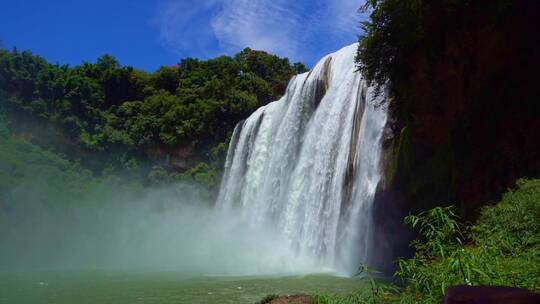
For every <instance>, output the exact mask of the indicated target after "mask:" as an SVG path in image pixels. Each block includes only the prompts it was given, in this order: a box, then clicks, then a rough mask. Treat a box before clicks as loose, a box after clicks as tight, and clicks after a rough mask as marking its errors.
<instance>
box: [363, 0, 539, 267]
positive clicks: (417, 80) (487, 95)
mask: <svg viewBox="0 0 540 304" xmlns="http://www.w3.org/2000/svg"><path fill="white" fill-rule="evenodd" d="M443 8H444V5H443V4H441V5H440V9H437V7H436V9H434V10H433V11H430V12H429V16H430V17H429V18H428V20H427V24H426V25H424V28H426V29H427V32H426V33H425V36H426V37H428V38H426V39H431V40H430V41H431V46H432V47H431V48H427V47H418V48H416V50H415V51H414V52H412V53H411V54H410V55H409V56H408V57H407V58H405V60H404V62H406V64H405V67H404V69H405V71H404V72H403V75H402V76H401V77H402V78H401V79H400V81H401V83H400V85H401V86H403V87H406V88H407V90H406V92H408V94H409V95H406V94H404V96H397V97H395V101H394V102H391V104H392V106H391V111H390V112H391V117H390V118H389V119H388V122H387V126H386V128H385V132H384V139H383V148H384V151H383V156H382V158H383V159H384V161H383V162H382V163H383V164H384V165H383V168H382V171H383V172H384V175H385V176H384V177H383V181H384V182H383V183H381V184H380V185H379V191H378V192H377V194H376V198H375V202H374V217H375V225H374V227H375V229H376V230H377V231H376V235H379V236H380V242H379V243H378V246H379V248H375V249H374V250H376V251H377V252H384V253H386V254H389V255H390V256H389V257H386V258H383V259H388V258H389V259H392V257H393V256H396V255H399V254H403V253H404V251H406V246H404V244H403V243H404V242H406V241H405V240H404V238H403V236H404V235H403V233H405V234H406V232H403V231H406V230H405V229H404V227H403V225H401V220H400V219H401V217H402V216H404V215H406V214H408V213H409V212H418V211H420V210H425V209H428V208H431V207H433V206H435V205H444V204H447V205H449V204H455V205H456V206H457V207H458V209H459V211H460V212H461V214H462V215H463V216H465V217H466V218H471V216H472V215H473V214H474V212H472V210H474V209H476V208H477V207H478V206H479V205H480V204H481V203H484V202H487V201H490V200H494V199H497V198H498V196H499V195H500V193H501V192H502V191H504V190H505V189H507V188H508V187H510V186H512V185H513V183H514V181H515V180H516V179H517V178H520V177H524V176H529V177H535V176H538V174H539V173H540V135H539V130H540V86H539V85H538V83H539V77H538V67H540V56H538V54H540V35H538V30H539V28H540V9H539V8H540V4H539V3H538V2H536V1H510V2H509V6H508V7H506V8H505V9H504V10H501V8H500V7H498V6H497V5H495V2H493V1H471V2H470V3H469V4H468V8H467V10H463V11H459V12H458V13H455V12H451V11H448V10H444V9H443ZM407 100H408V101H407ZM405 104H407V105H406V106H405ZM397 231H400V232H401V233H400V235H399V237H396V232H397ZM405 253H406V252H405Z"/></svg>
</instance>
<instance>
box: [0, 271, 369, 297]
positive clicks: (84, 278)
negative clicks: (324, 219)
mask: <svg viewBox="0 0 540 304" xmlns="http://www.w3.org/2000/svg"><path fill="white" fill-rule="evenodd" d="M360 285H361V281H360V280H359V279H350V278H341V277H336V276H331V275H304V276H271V277H270V276H266V277H219V276H205V277H201V276H199V277H188V276H186V275H184V274H181V273H174V272H162V273H133V272H130V273H127V272H85V273H80V272H77V273H75V272H71V273H17V274H0V303H10V304H19V303H23V304H24V303H32V304H34V303H35V304H40V303H47V304H86V303H88V304H89V303H92V304H94V303H96V304H113V303H114V304H124V303H125V304H143V303H144V304H147V303H156V304H157V303H160V304H161V303H190V304H191V303H193V304H197V303H208V304H212V303H255V302H257V301H259V300H260V299H261V298H263V297H264V296H265V295H268V294H280V295H287V294H313V293H336V294H345V293H350V292H352V291H354V290H357V289H358V288H359V286H360Z"/></svg>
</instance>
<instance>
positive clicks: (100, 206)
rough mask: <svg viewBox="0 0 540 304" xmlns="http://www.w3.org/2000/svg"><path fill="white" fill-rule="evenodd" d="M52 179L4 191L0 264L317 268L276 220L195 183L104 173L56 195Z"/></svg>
mask: <svg viewBox="0 0 540 304" xmlns="http://www.w3.org/2000/svg"><path fill="white" fill-rule="evenodd" d="M49 182H50V179H48V178H47V177H46V176H39V177H32V178H28V179H27V180H25V181H24V182H23V183H20V184H19V185H18V186H17V187H15V188H14V189H12V190H10V191H9V192H8V193H2V194H1V199H2V201H3V202H4V203H3V204H0V206H2V208H3V209H2V210H0V229H1V230H0V248H1V250H0V271H57V270H58V271H80V270H135V271H180V272H184V273H187V274H193V275H197V274H203V275H261V274H285V273H307V272H314V271H317V269H316V267H315V265H316V264H315V263H314V262H313V261H311V259H309V258H307V257H300V256H297V255H296V254H295V253H294V252H293V251H292V250H291V249H290V248H289V245H288V243H287V242H286V241H285V240H282V239H280V237H279V236H278V234H277V233H275V229H274V227H265V226H256V227H254V226H253V225H251V226H248V225H247V224H246V223H245V221H244V220H243V219H241V218H240V217H239V216H236V215H237V214H240V213H239V212H236V211H235V210H231V212H230V213H227V214H223V213H220V212H218V211H217V210H216V209H214V206H213V205H214V204H213V202H212V201H211V200H210V199H208V195H205V189H202V188H201V187H199V186H197V185H195V184H189V183H176V184H172V185H169V186H161V187H119V186H118V185H117V184H116V183H115V182H114V181H110V180H104V181H103V182H100V183H95V184H93V185H90V186H89V188H88V189H85V190H84V191H83V190H81V196H80V199H72V198H70V199H66V198H65V197H63V194H62V193H55V194H52V195H51V194H50V192H51V191H50V190H51V189H50V188H51V185H50V184H48V183H49ZM69 186H70V185H65V187H69ZM72 190H73V189H72Z"/></svg>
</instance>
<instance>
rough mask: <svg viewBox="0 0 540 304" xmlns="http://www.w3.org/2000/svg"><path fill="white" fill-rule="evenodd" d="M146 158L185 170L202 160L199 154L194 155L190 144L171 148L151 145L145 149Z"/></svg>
mask: <svg viewBox="0 0 540 304" xmlns="http://www.w3.org/2000/svg"><path fill="white" fill-rule="evenodd" d="M145 153H146V155H148V158H149V159H150V160H152V161H153V162H156V163H161V164H163V165H164V166H166V167H169V168H172V169H174V170H176V171H186V170H189V169H191V168H193V167H195V166H196V165H197V164H199V163H201V162H203V161H204V159H203V158H202V157H201V156H200V155H199V156H198V155H195V153H194V151H193V148H192V147H191V146H176V147H172V148H168V147H161V146H152V147H149V148H147V149H146V150H145Z"/></svg>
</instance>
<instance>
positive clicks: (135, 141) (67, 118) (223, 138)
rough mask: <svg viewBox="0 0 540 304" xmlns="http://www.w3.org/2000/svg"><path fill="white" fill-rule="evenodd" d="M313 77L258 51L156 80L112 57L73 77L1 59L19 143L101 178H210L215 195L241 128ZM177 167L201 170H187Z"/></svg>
mask: <svg viewBox="0 0 540 304" xmlns="http://www.w3.org/2000/svg"><path fill="white" fill-rule="evenodd" d="M305 70H306V68H305V67H304V66H303V65H302V64H300V63H295V64H291V63H290V62H289V60H288V59H287V58H279V57H277V56H274V55H270V54H267V53H265V52H262V51H254V50H251V49H245V50H243V51H242V52H240V53H238V54H236V55H235V56H234V57H227V56H223V57H219V58H215V59H210V60H206V61H202V60H198V59H193V58H186V59H183V60H181V61H180V63H179V64H178V65H175V66H169V67H161V68H160V69H158V70H157V71H156V72H154V73H147V72H144V71H141V70H137V69H134V68H133V67H130V66H122V65H120V63H119V62H118V61H117V60H116V59H115V58H114V57H112V56H110V55H104V56H102V57H100V58H99V59H98V60H97V62H96V63H88V62H84V63H82V64H81V65H78V66H75V67H69V66H65V65H60V64H50V63H48V62H47V61H46V60H45V59H43V58H41V57H39V56H35V55H33V54H31V53H30V52H28V51H23V52H20V51H18V50H16V49H14V50H12V51H7V50H4V49H0V107H1V108H3V109H4V111H6V113H7V114H8V118H9V119H10V121H11V123H12V133H14V134H15V135H18V136H22V137H28V138H29V139H31V140H32V142H36V143H39V144H40V145H42V146H47V147H48V148H54V149H55V150H57V151H60V152H62V153H64V154H66V155H67V156H68V157H69V158H70V159H72V160H78V161H80V162H81V163H83V164H84V165H87V166H89V167H91V168H92V169H93V170H94V171H97V172H100V171H103V170H107V171H108V172H109V171H111V170H113V171H120V170H132V171H133V170H134V169H135V168H139V169H140V168H143V169H144V170H141V171H142V174H144V175H153V176H156V177H159V176H161V175H162V174H161V173H163V172H162V171H164V170H165V171H170V170H169V169H171V168H172V169H181V170H186V169H191V168H193V171H192V172H189V173H188V175H190V176H199V177H200V174H202V173H205V174H206V176H204V178H199V179H200V180H202V181H204V182H206V183H208V184H209V185H210V186H212V185H213V184H215V182H216V175H217V173H216V172H215V171H216V169H217V168H216V166H217V164H218V163H219V161H220V157H223V155H224V154H225V152H226V143H227V139H228V136H230V134H231V133H232V129H233V128H234V126H235V124H236V123H237V122H238V121H240V120H242V119H244V118H245V117H247V116H248V115H249V114H250V113H251V112H253V111H254V110H255V109H256V108H258V107H260V106H261V105H264V104H266V103H268V102H270V101H272V100H275V99H278V97H279V96H280V95H281V94H282V93H283V92H284V90H285V88H286V86H287V83H288V81H289V79H290V78H291V76H292V75H294V74H296V73H300V72H304V71H305ZM48 129H54V130H55V132H48V133H46V132H44V130H48ZM51 133H54V136H51ZM52 137H62V140H56V142H55V139H53V138H52ZM58 142H59V143H58ZM178 154H180V155H178ZM193 155H196V156H197V157H193ZM175 157H180V158H182V157H183V158H187V159H188V161H189V158H190V157H192V158H194V159H195V161H192V162H191V163H188V164H180V165H178V164H175V163H174V160H171V159H174V158H175ZM197 163H199V164H200V165H199V166H197ZM175 167H180V168H175ZM194 167H195V168H194ZM152 171H153V173H152Z"/></svg>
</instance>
